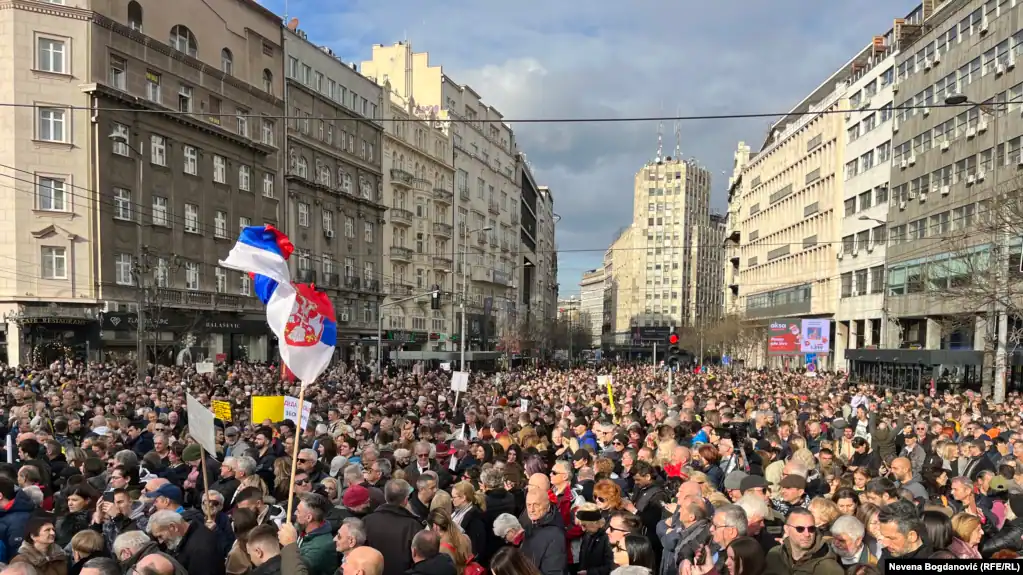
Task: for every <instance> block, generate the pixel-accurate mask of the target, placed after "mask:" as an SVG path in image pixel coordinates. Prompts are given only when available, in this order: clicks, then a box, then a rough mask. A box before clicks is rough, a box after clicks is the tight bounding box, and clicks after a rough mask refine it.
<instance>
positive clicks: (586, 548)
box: [577, 529, 615, 575]
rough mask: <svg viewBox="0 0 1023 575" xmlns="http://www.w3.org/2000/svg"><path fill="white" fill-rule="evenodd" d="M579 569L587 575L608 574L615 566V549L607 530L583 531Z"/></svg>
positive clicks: (580, 541)
mask: <svg viewBox="0 0 1023 575" xmlns="http://www.w3.org/2000/svg"><path fill="white" fill-rule="evenodd" d="M577 566H578V571H586V575H608V574H609V573H611V571H612V570H613V569H614V568H615V556H614V551H613V550H612V549H611V542H610V541H608V539H607V531H604V530H603V529H601V530H599V531H597V532H596V533H583V536H582V539H580V540H579V563H578V565H577Z"/></svg>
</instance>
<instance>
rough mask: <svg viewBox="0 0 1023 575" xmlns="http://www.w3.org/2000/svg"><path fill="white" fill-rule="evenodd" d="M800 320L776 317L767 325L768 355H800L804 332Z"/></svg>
mask: <svg viewBox="0 0 1023 575" xmlns="http://www.w3.org/2000/svg"><path fill="white" fill-rule="evenodd" d="M801 329H802V328H801V326H800V323H799V320H791V319H776V320H774V321H772V322H771V325H769V326H767V353H768V355H799V353H800V343H801V339H802V338H801V337H800V335H801V334H802V331H801Z"/></svg>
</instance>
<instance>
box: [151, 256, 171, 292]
mask: <svg viewBox="0 0 1023 575" xmlns="http://www.w3.org/2000/svg"><path fill="white" fill-rule="evenodd" d="M155 279H156V287H163V288H165V287H167V285H168V284H169V283H170V281H169V280H170V267H169V266H168V265H167V259H166V258H156V270H155Z"/></svg>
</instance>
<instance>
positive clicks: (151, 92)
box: [146, 70, 161, 104]
mask: <svg viewBox="0 0 1023 575" xmlns="http://www.w3.org/2000/svg"><path fill="white" fill-rule="evenodd" d="M160 96H161V95H160V75H159V74H157V73H156V72H153V71H152V70H146V99H147V100H149V101H150V102H156V103H157V104H159V103H160V101H161V100H160Z"/></svg>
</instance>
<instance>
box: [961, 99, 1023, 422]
mask: <svg viewBox="0 0 1023 575" xmlns="http://www.w3.org/2000/svg"><path fill="white" fill-rule="evenodd" d="M1014 100H1015V98H1014ZM945 104H946V105H948V106H962V105H963V104H970V105H971V107H972V108H977V109H979V110H980V111H981V113H984V114H987V115H989V116H991V118H992V119H993V120H994V126H993V128H992V132H993V133H992V137H993V138H994V146H993V147H992V149H994V150H995V152H994V154H992V166H991V179H992V181H993V182H994V185H993V186H992V189H993V190H994V198H993V199H994V202H996V203H994V204H993V205H994V206H995V208H996V209H1000V207H1001V201H1002V200H1001V194H1000V193H999V191H998V175H999V170H998V146H999V145H1001V143H1002V142H1000V141H999V139H998V132H999V130H998V124H999V120H1000V117H999V114H998V113H999V112H1004V111H1006V110H1008V105H1007V103H1006V104H978V103H977V102H972V101H970V99H969V98H967V97H966V95H965V94H949V95H948V96H947V97H946V98H945ZM1007 160H1008V154H1006V160H1003V161H1007ZM992 236H993V237H992V238H991V239H992V248H993V249H997V250H998V251H997V252H996V253H997V256H998V261H997V262H996V263H995V266H996V267H995V270H996V271H995V273H996V274H997V275H996V276H995V281H996V284H995V298H994V300H993V301H992V303H991V306H992V310H991V313H990V316H989V317H991V316H993V318H994V319H995V320H996V321H997V322H998V340H997V343H996V345H995V381H994V385H993V388H992V395H993V396H994V401H995V403H1003V402H1004V401H1005V363H1006V359H1007V358H1006V346H1007V333H1006V332H1007V331H1008V329H1009V315H1008V313H1007V310H1006V309H1005V301H1006V298H1007V297H1008V293H1009V284H1008V279H1009V278H1008V276H1007V273H1006V272H1007V271H1008V269H1009V250H1008V246H1009V237H1008V234H1007V233H1002V232H1000V231H999V230H998V229H997V228H996V229H995V230H994V231H993V232H992ZM986 347H987V346H985V348H986Z"/></svg>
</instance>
